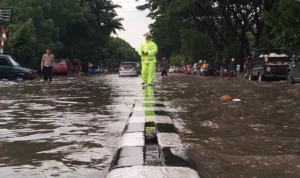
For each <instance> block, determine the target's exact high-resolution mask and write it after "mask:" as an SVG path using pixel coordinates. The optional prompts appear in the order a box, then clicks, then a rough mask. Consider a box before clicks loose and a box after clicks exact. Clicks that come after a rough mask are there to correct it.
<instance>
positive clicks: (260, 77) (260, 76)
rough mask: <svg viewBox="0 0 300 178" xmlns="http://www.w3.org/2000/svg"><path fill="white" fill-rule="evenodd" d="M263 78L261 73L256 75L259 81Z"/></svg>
mask: <svg viewBox="0 0 300 178" xmlns="http://www.w3.org/2000/svg"><path fill="white" fill-rule="evenodd" d="M263 79H264V76H263V75H262V74H259V76H258V81H259V82H262V81H263Z"/></svg>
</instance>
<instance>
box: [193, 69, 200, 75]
mask: <svg viewBox="0 0 300 178" xmlns="http://www.w3.org/2000/svg"><path fill="white" fill-rule="evenodd" d="M193 74H194V75H200V67H195V68H194V69H193Z"/></svg>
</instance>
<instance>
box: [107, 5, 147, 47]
mask: <svg viewBox="0 0 300 178" xmlns="http://www.w3.org/2000/svg"><path fill="white" fill-rule="evenodd" d="M112 1H113V2H114V3H115V4H119V5H121V6H122V8H120V9H116V11H117V13H118V15H119V17H122V18H123V19H124V20H123V21H122V24H123V27H124V29H125V31H119V32H118V36H119V37H120V38H123V39H124V40H126V41H127V42H128V43H130V44H131V46H132V47H134V48H136V49H138V48H139V46H140V45H141V43H142V42H144V41H145V39H144V37H143V35H144V34H145V33H146V32H148V31H149V28H148V26H149V24H150V23H151V22H152V21H151V19H149V18H147V17H146V15H147V12H148V11H138V10H137V9H136V6H137V5H142V4H144V3H143V2H145V0H140V1H141V2H135V1H136V0H112Z"/></svg>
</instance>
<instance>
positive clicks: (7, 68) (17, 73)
mask: <svg viewBox="0 0 300 178" xmlns="http://www.w3.org/2000/svg"><path fill="white" fill-rule="evenodd" d="M36 76H37V71H36V70H32V69H28V68H25V67H21V66H20V65H19V64H18V63H17V62H16V61H15V60H14V58H13V57H12V56H10V55H7V54H0V79H8V80H24V79H34V78H36Z"/></svg>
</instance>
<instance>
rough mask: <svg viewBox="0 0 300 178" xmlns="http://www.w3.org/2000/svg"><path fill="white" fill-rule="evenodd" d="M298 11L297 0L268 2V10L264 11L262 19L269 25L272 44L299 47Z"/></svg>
mask: <svg viewBox="0 0 300 178" xmlns="http://www.w3.org/2000/svg"><path fill="white" fill-rule="evenodd" d="M270 5H272V6H270ZM299 12H300V2H299V1H297V0H275V1H273V3H272V4H269V10H265V12H264V19H265V21H266V24H267V25H269V26H270V27H271V33H272V34H273V37H274V38H273V39H272V42H273V44H274V45H276V46H286V47H293V48H299V47H300V25H299V23H298V22H299V21H300V16H299Z"/></svg>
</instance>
